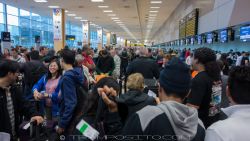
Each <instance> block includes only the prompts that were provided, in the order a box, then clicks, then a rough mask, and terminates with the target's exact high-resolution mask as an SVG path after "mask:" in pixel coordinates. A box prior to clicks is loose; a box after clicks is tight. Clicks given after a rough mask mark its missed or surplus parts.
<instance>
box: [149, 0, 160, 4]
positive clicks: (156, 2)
mask: <svg viewBox="0 0 250 141" xmlns="http://www.w3.org/2000/svg"><path fill="white" fill-rule="evenodd" d="M150 3H154V4H158V3H162V1H151V2H150Z"/></svg>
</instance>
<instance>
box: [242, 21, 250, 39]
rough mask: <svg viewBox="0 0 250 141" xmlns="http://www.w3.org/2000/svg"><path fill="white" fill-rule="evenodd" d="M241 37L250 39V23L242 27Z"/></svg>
mask: <svg viewBox="0 0 250 141" xmlns="http://www.w3.org/2000/svg"><path fill="white" fill-rule="evenodd" d="M240 39H241V40H242V41H247V40H250V25H249V26H243V27H241V28H240Z"/></svg>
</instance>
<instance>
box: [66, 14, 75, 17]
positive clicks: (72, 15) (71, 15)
mask: <svg viewBox="0 0 250 141" xmlns="http://www.w3.org/2000/svg"><path fill="white" fill-rule="evenodd" d="M68 16H70V17H74V16H76V14H68Z"/></svg>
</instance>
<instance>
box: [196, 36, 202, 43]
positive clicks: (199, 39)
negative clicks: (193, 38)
mask: <svg viewBox="0 0 250 141" xmlns="http://www.w3.org/2000/svg"><path fill="white" fill-rule="evenodd" d="M197 41H198V44H199V45H200V44H201V43H202V37H201V35H198V37H197Z"/></svg>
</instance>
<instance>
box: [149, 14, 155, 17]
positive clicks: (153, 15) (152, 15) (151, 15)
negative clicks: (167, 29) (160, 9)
mask: <svg viewBox="0 0 250 141" xmlns="http://www.w3.org/2000/svg"><path fill="white" fill-rule="evenodd" d="M149 16H150V17H155V16H157V15H156V14H149Z"/></svg>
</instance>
